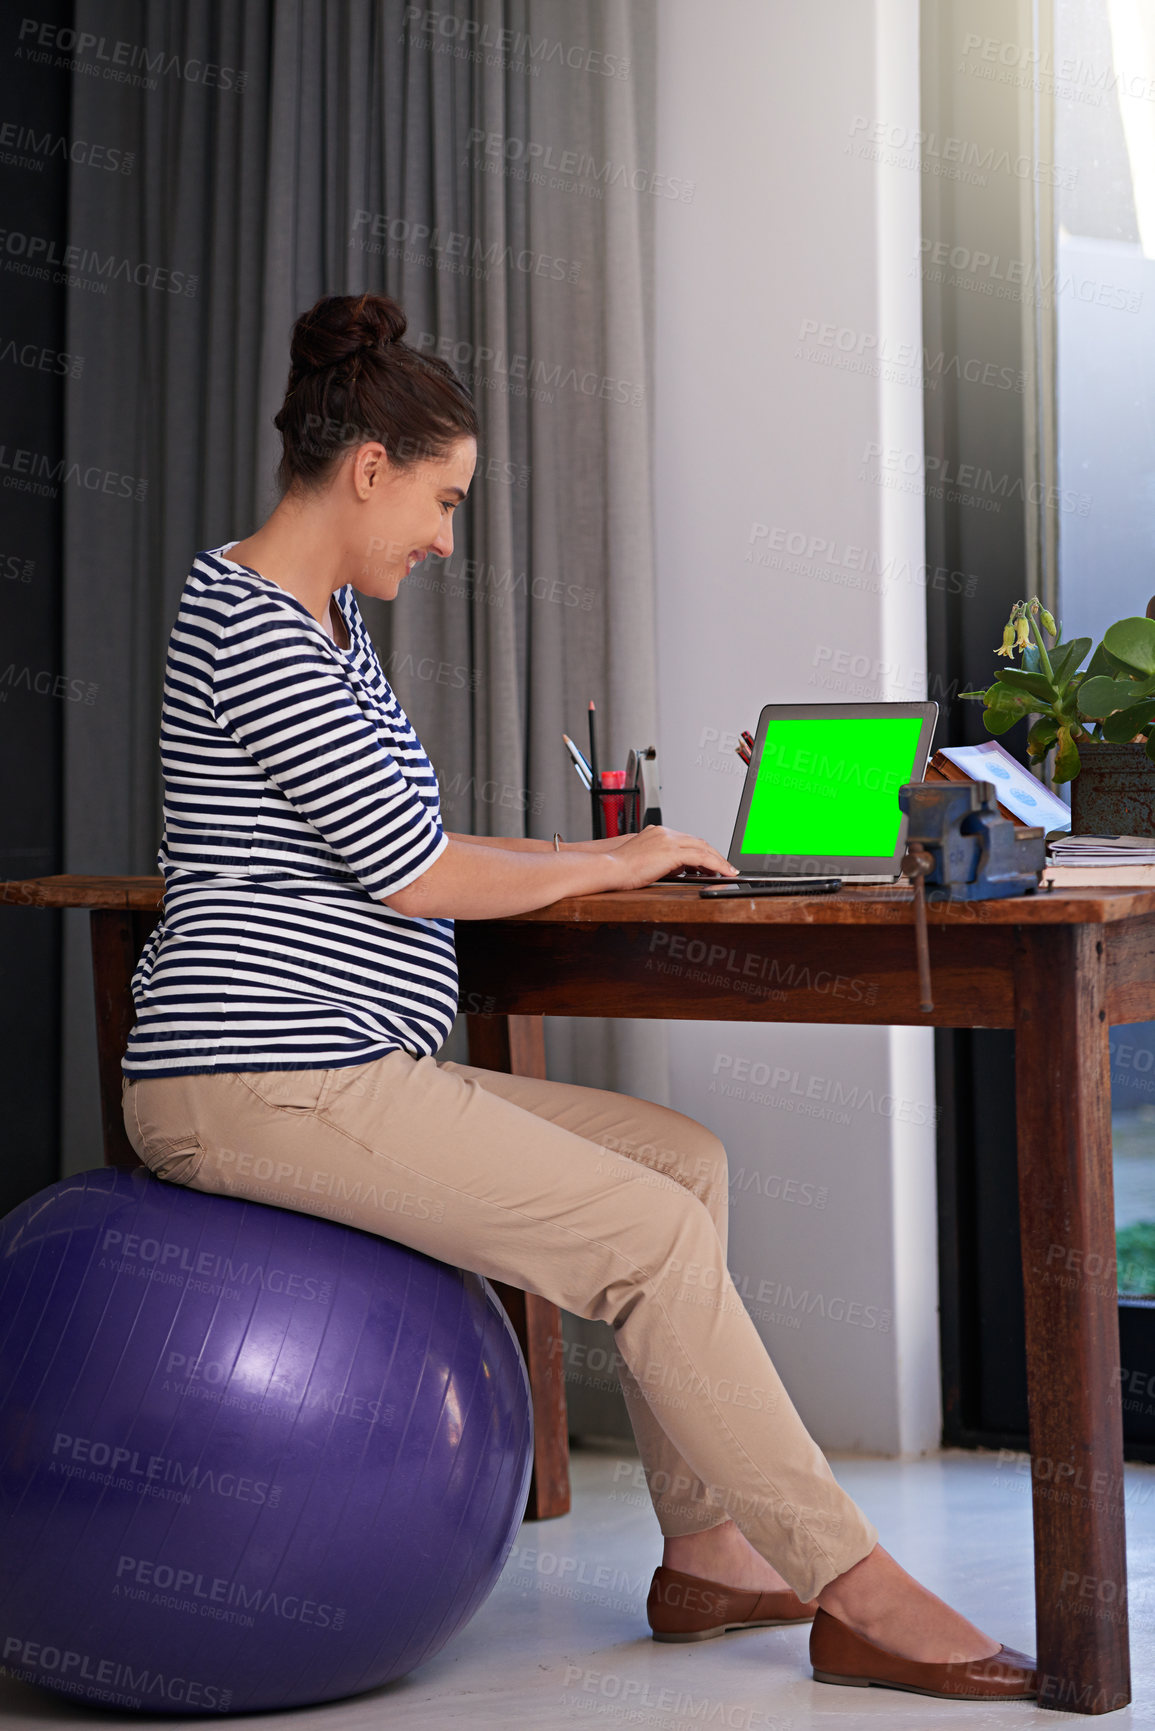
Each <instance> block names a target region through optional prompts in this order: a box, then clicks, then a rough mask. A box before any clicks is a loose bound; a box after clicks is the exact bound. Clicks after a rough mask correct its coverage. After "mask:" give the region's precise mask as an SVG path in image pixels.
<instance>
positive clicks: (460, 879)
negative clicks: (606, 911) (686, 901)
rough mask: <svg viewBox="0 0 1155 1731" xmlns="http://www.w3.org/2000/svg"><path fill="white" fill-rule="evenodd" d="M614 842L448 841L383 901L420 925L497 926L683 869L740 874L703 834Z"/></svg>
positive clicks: (658, 834) (648, 834)
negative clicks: (591, 845) (570, 899)
mask: <svg viewBox="0 0 1155 1731" xmlns="http://www.w3.org/2000/svg"><path fill="white" fill-rule="evenodd" d="M612 843H613V845H612V846H611V847H609V848H604V849H599V851H597V852H593V851H589V850H586V849H583V848H582V847H580V846H574V847H567V848H566V849H565V850H564V852H561V853H555V852H554V848H553V844H552V843H551V842H538V843H536V845H531V846H530V847H529V848H526V847H524V846H523V847H521V848H516V847H507V846H505V845H503V841H502V839H501V838H498V837H490V836H485V837H482V836H470V837H468V838H464V837H460V836H450V837H449V840H448V845H447V846H446V847H445V849H444V851H443V852H442V853H441V854H439V855H438V857H437V859H435V860H434V862H433V864H432V865H431V866H427V867H426V869H425V870H424V871H423V872H422V874H421V876H420V877H419V878H415V879H414V880H413V882H412V883H410V884H406V886H405V888H404V889H402V890H398V891H397V893H396V895H392V896H385V897H383V898H382V899H383V900H384V902H385V905H386V906H387V907H391V908H395V909H396V910H397V912H398V913H399V914H407V915H409V916H411V917H413V918H416V919H428V920H434V919H443V920H444V919H456V920H496V919H502V918H504V917H505V916H506V915H509V914H526V913H529V912H530V911H531V910H532V909H533V908H545V907H549V905H550V903H551V902H557V901H561V900H562V898H563V897H564V896H586V895H595V894H597V893H598V892H599V891H601V890H631V889H640V888H642V886H643V885H645V884H652V883H656V882H657V880H658V879H659V878H661V877H665V875H666V873H667V872H671V871H674V870H675V869H676V868H677V867H678V866H680V865H697V866H705V867H706V868H707V869H708V870H710V871H716V872H722V873H724V874H725V875H726V876H728V877H734V876H735V875H736V872H735V868H734V867H733V866H732V865H730V864H729V863H728V861H727V860H725V859H723V857H722V855H721V854H720V853H718V852H717V851H716V850H715V849H714V848H712V847H711V846H710V844H709V842H706V841H703V840H702V839H701V837H700V836H695V835H682V834H680V833H679V832H678V831H677V830H673V829H666V828H665V827H664V826H661V825H658V824H651V825H650V827H649V828H648V829H644V830H643V831H642V832H641V834H640V835H623V836H615V837H613V838H612Z"/></svg>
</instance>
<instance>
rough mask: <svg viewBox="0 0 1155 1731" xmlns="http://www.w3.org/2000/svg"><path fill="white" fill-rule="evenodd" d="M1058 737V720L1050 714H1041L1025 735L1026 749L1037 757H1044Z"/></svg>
mask: <svg viewBox="0 0 1155 1731" xmlns="http://www.w3.org/2000/svg"><path fill="white" fill-rule="evenodd" d="M1058 737H1059V724H1058V722H1056V721H1055V720H1054V719H1053V717H1052V716H1049V715H1041V716H1040V717H1039V719H1038V721H1036V722H1035V724H1034V726H1033V727H1032V728H1031V731H1030V732H1029V733H1028V735H1027V749H1028V750H1029V751H1031V752H1033V753H1034V754H1035V756H1036V757H1037V758H1041V757H1046V755H1047V753H1048V751H1050V749H1051V747H1052V745H1054V743H1055V741H1056V740H1057V739H1058Z"/></svg>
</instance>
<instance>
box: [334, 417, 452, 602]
mask: <svg viewBox="0 0 1155 1731" xmlns="http://www.w3.org/2000/svg"><path fill="white" fill-rule="evenodd" d="M476 466H477V444H476V441H475V440H473V439H469V438H465V439H460V440H459V441H458V442H457V444H455V445H454V446H453V447H452V448H451V450H450V451H449V452H448V453H447V454H446V455H445V456H444V457H430V458H426V459H425V460H424V461H423V462H419V463H413V464H410V465H409V466H408V467H406V468H403V469H399V468H396V467H395V466H394V465H393V464H391V463H390V462H389V460H388V458H387V456H386V454H385V450H384V447H383V446H381V445H362V446H361V447H360V449H359V450H358V451H357V452H356V453H355V455H354V457H353V459H352V479H353V483H354V487H355V488H356V492H357V498H358V519H359V521H358V534H359V536H361V537H362V541H361V546H360V547H359V549H358V566H357V569H358V570H359V572H360V575H359V576H357V577H354V578H353V585H354V588H356V589H357V590H358V591H359V592H360V593H361V594H363V595H372V596H375V597H376V599H377V600H379V601H392V600H393V598H394V597H395V596H396V594H397V591H398V589H399V588H400V586H401V584H402V583H403V582H404V581H405V578H406V577H407V576H408V575H409V573H410V571H412V569H413V567H414V566H415V565H418V564H420V562H421V560H422V559H425V558H427V557H428V555H429V554H430V553H433V554H436V555H437V557H438V558H439V559H448V557H449V555H450V554H451V553H452V551H453V513H454V511H455V510H456V509H457V507H458V505H460V504H461V503H462V501H463V500H464V498H465V495H466V493H467V492H468V491H469V483H470V481H472V479H473V471H474V469H475V467H476Z"/></svg>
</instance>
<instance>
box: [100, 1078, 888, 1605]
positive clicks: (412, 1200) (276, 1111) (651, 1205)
mask: <svg viewBox="0 0 1155 1731" xmlns="http://www.w3.org/2000/svg"><path fill="white" fill-rule="evenodd" d="M124 1113H125V1123H126V1126H127V1129H128V1135H129V1139H130V1141H131V1142H132V1145H133V1147H134V1148H135V1149H136V1151H137V1153H138V1154H139V1155H140V1158H141V1159H142V1160H143V1161H144V1163H145V1164H146V1165H147V1166H149V1167H151V1169H152V1170H153V1172H155V1173H156V1175H157V1176H158V1177H160V1178H163V1179H166V1180H167V1181H168V1182H170V1183H176V1184H187V1185H188V1186H190V1187H191V1188H192V1189H194V1190H205V1191H210V1192H216V1193H218V1194H221V1195H225V1196H240V1197H246V1198H249V1199H251V1200H253V1201H257V1202H266V1203H271V1204H273V1205H275V1206H276V1207H279V1208H294V1209H298V1210H300V1211H302V1212H304V1213H308V1214H319V1215H324V1216H325V1217H326V1218H328V1219H330V1220H339V1221H343V1222H344V1223H345V1224H346V1225H349V1226H355V1227H359V1228H360V1229H361V1230H363V1231H366V1232H376V1233H378V1234H380V1235H381V1236H382V1237H384V1238H392V1239H395V1240H396V1241H397V1242H399V1243H402V1244H408V1245H410V1246H412V1247H413V1248H414V1249H416V1250H421V1251H424V1252H425V1253H426V1254H427V1255H429V1256H434V1257H437V1258H438V1259H439V1260H440V1261H442V1262H449V1263H452V1264H454V1265H456V1266H457V1267H461V1268H469V1269H474V1270H476V1271H477V1272H478V1273H479V1274H484V1275H486V1276H488V1277H489V1278H490V1279H491V1280H503V1281H507V1282H508V1283H509V1284H510V1285H512V1286H519V1287H521V1288H523V1289H524V1290H525V1291H527V1292H536V1293H540V1294H541V1295H542V1296H543V1297H544V1298H548V1299H552V1300H553V1301H554V1302H555V1303H556V1304H559V1305H561V1306H562V1307H563V1308H564V1309H565V1310H569V1311H572V1312H574V1313H575V1314H576V1315H578V1316H586V1317H597V1318H600V1319H601V1320H602V1321H604V1322H607V1323H609V1324H610V1325H611V1327H612V1328H613V1330H614V1334H615V1339H616V1346H617V1354H618V1356H619V1358H620V1360H621V1363H620V1369H619V1374H620V1376H621V1380H622V1386H623V1389H624V1392H625V1396H626V1401H627V1406H628V1409H629V1413H630V1417H631V1421H632V1423H633V1426H634V1431H635V1435H636V1437H637V1441H638V1448H639V1451H640V1453H641V1457H642V1462H643V1465H644V1467H645V1471H646V1478H647V1482H648V1483H649V1486H650V1493H651V1497H652V1499H653V1503H654V1508H655V1511H656V1513H657V1516H658V1521H659V1524H660V1526H661V1529H662V1531H663V1533H665V1534H667V1535H670V1534H682V1533H693V1532H700V1531H703V1530H704V1529H706V1528H708V1527H711V1526H715V1525H717V1524H718V1522H720V1521H722V1520H725V1519H726V1518H727V1517H728V1516H729V1517H732V1518H733V1520H734V1521H735V1522H736V1523H737V1525H738V1526H739V1527H740V1528H741V1529H742V1531H743V1532H744V1533H745V1534H746V1536H747V1537H748V1538H749V1540H750V1542H751V1543H752V1544H753V1545H754V1546H755V1547H756V1548H757V1550H759V1551H760V1552H761V1554H762V1555H763V1556H764V1557H766V1558H767V1559H768V1560H769V1561H770V1562H771V1563H773V1565H774V1566H775V1568H777V1569H778V1570H779V1571H780V1573H781V1574H782V1575H784V1576H785V1578H786V1580H787V1581H789V1583H790V1585H791V1586H792V1587H793V1588H794V1590H795V1592H797V1593H799V1594H800V1595H801V1596H802V1597H803V1598H804V1599H806V1598H812V1597H813V1596H814V1594H815V1593H817V1592H819V1591H820V1590H821V1589H822V1587H824V1586H825V1585H826V1583H827V1582H828V1581H831V1580H833V1578H834V1577H835V1576H836V1575H839V1574H842V1573H843V1571H844V1570H846V1569H848V1568H850V1567H851V1566H852V1565H853V1564H854V1563H856V1562H858V1561H859V1560H860V1559H861V1558H863V1557H865V1556H866V1555H867V1554H868V1553H869V1552H870V1550H871V1549H872V1548H873V1546H874V1544H875V1542H876V1539H877V1534H876V1532H875V1529H874V1527H873V1526H872V1525H871V1523H870V1522H869V1521H868V1520H867V1519H866V1517H865V1515H863V1514H862V1512H861V1511H860V1510H859V1508H858V1507H857V1506H856V1504H855V1503H854V1502H853V1501H852V1500H851V1498H850V1497H849V1496H847V1494H846V1493H845V1491H843V1490H842V1489H841V1487H840V1486H839V1485H838V1484H837V1482H836V1481H835V1479H834V1477H833V1475H832V1473H831V1471H830V1468H829V1466H828V1465H827V1463H826V1461H825V1459H824V1458H823V1456H822V1453H821V1452H820V1450H819V1448H818V1446H817V1444H816V1443H815V1442H814V1441H813V1440H812V1438H811V1437H810V1436H809V1435H808V1434H807V1432H806V1430H805V1428H804V1427H803V1424H802V1421H801V1419H800V1418H799V1417H798V1414H797V1413H796V1412H795V1410H794V1407H793V1405H792V1404H791V1402H790V1399H789V1397H788V1395H787V1394H786V1391H785V1389H784V1388H783V1386H782V1384H781V1382H780V1381H779V1378H778V1375H777V1372H776V1371H775V1369H774V1366H773V1364H772V1363H771V1362H770V1359H769V1357H768V1356H767V1353H766V1349H765V1347H764V1346H763V1344H762V1341H761V1339H760V1338H759V1336H758V1333H757V1331H756V1329H755V1327H754V1324H753V1323H752V1322H751V1320H750V1318H749V1316H748V1315H747V1313H746V1310H745V1307H744V1306H743V1304H742V1301H741V1299H740V1298H739V1297H738V1294H737V1292H736V1291H735V1289H734V1287H733V1284H732V1282H731V1280H730V1276H729V1273H728V1272H727V1268H726V1202H727V1171H726V1154H725V1150H724V1149H723V1147H722V1145H721V1143H720V1142H719V1141H718V1139H717V1137H715V1136H713V1135H711V1134H710V1132H709V1131H708V1130H705V1129H703V1128H702V1126H701V1125H700V1124H697V1123H695V1122H694V1121H693V1119H691V1118H686V1117H684V1116H683V1115H682V1114H681V1113H679V1112H672V1111H670V1110H668V1109H667V1108H666V1107H663V1106H654V1105H651V1104H650V1103H649V1102H647V1101H645V1100H634V1099H631V1098H630V1097H629V1096H628V1095H624V1094H611V1093H606V1092H603V1091H601V1090H599V1089H596V1088H581V1087H575V1086H572V1085H570V1084H568V1083H560V1082H547V1081H537V1080H534V1079H532V1078H530V1077H525V1076H509V1075H504V1074H501V1073H498V1072H496V1071H490V1070H479V1069H475V1068H473V1067H472V1066H468V1065H464V1064H450V1063H443V1064H438V1063H437V1062H436V1061H435V1060H434V1059H432V1058H420V1059H415V1058H413V1057H411V1056H410V1055H409V1054H408V1053H406V1052H391V1053H389V1054H388V1056H387V1057H384V1058H379V1059H376V1060H375V1061H373V1062H372V1063H368V1064H358V1065H352V1066H349V1067H348V1068H344V1069H336V1070H270V1071H259V1070H254V1071H243V1072H232V1073H224V1074H216V1075H200V1076H172V1077H156V1078H149V1079H145V1080H140V1081H135V1082H129V1081H126V1082H125V1085H124Z"/></svg>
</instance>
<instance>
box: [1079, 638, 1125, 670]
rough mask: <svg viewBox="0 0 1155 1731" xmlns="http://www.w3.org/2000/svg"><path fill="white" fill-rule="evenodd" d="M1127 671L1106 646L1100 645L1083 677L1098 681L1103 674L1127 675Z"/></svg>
mask: <svg viewBox="0 0 1155 1731" xmlns="http://www.w3.org/2000/svg"><path fill="white" fill-rule="evenodd" d="M1127 671H1128V669H1127V667H1126V666H1125V664H1124V663H1123V662H1122V661H1119V660H1118V659H1117V658H1116V657H1115V656H1114V655H1112V654H1111V651H1110V650H1109V649H1108V648H1107V646H1106V644H1105V643H1100V645H1099V647H1098V649H1096V651H1095V653H1094V655H1092V657H1091V664H1090V666H1089V667H1088V668H1087V671H1086V673H1085V674H1084V675H1083V677H1084V679H1097V678H1098V676H1099V675H1100V674H1101V673H1107V674H1114V675H1118V674H1120V673H1126V672H1127Z"/></svg>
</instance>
